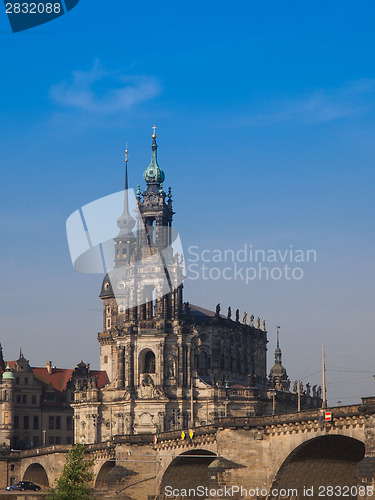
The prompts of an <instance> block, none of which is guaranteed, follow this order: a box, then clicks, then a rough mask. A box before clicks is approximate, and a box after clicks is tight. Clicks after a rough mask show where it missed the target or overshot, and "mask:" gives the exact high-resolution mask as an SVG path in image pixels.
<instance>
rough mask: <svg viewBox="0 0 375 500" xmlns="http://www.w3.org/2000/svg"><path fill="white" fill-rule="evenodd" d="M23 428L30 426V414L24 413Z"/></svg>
mask: <svg viewBox="0 0 375 500" xmlns="http://www.w3.org/2000/svg"><path fill="white" fill-rule="evenodd" d="M23 428H24V429H28V428H29V415H24V417H23Z"/></svg>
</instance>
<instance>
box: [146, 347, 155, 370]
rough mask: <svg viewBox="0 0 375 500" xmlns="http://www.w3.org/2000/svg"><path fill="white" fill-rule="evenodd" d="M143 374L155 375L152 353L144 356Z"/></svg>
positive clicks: (149, 352)
mask: <svg viewBox="0 0 375 500" xmlns="http://www.w3.org/2000/svg"><path fill="white" fill-rule="evenodd" d="M143 373H155V354H154V353H153V352H152V351H147V352H146V354H145V358H144V365H143Z"/></svg>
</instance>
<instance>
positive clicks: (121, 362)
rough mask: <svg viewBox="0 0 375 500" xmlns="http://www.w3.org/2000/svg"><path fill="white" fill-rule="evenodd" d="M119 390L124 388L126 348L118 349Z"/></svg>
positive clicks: (120, 347)
mask: <svg viewBox="0 0 375 500" xmlns="http://www.w3.org/2000/svg"><path fill="white" fill-rule="evenodd" d="M116 378H117V384H116V386H117V388H118V389H122V388H123V387H124V348H123V347H122V346H119V347H118V348H117V377H116Z"/></svg>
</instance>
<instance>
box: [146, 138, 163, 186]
mask: <svg viewBox="0 0 375 500" xmlns="http://www.w3.org/2000/svg"><path fill="white" fill-rule="evenodd" d="M155 137H156V136H155ZM155 137H153V138H152V144H151V151H152V155H151V163H150V165H149V166H148V167H147V168H146V170H145V171H144V172H143V178H144V180H145V181H146V183H147V184H154V183H155V184H162V183H163V182H164V180H165V174H164V172H163V170H162V169H161V168H160V167H159V165H158V160H157V156H156V150H157V148H158V145H157V144H156V140H155Z"/></svg>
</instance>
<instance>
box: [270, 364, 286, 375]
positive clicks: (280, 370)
mask: <svg viewBox="0 0 375 500" xmlns="http://www.w3.org/2000/svg"><path fill="white" fill-rule="evenodd" d="M285 375H286V369H285V368H284V367H283V365H282V364H281V363H275V365H274V366H273V367H272V368H271V371H270V376H271V377H280V378H281V377H284V376H285Z"/></svg>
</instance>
